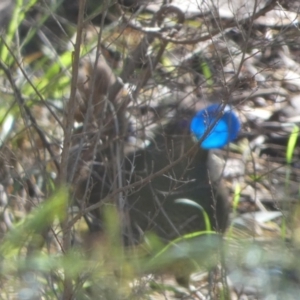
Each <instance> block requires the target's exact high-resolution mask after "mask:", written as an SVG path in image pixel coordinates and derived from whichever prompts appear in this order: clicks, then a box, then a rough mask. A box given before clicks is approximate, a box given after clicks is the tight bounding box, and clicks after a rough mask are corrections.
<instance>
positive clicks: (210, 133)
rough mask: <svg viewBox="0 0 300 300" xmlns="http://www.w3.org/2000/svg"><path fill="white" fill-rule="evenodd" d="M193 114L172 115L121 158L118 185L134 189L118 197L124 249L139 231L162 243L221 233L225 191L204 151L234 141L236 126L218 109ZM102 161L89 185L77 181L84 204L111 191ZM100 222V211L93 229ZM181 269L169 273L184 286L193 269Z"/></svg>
mask: <svg viewBox="0 0 300 300" xmlns="http://www.w3.org/2000/svg"><path fill="white" fill-rule="evenodd" d="M193 115H194V113H193V112H191V111H185V112H180V113H176V114H175V116H174V117H173V118H171V119H170V120H169V122H168V123H167V124H162V123H161V124H162V125H158V126H157V128H156V129H155V132H154V137H153V138H152V139H150V140H149V141H148V143H149V144H148V145H147V146H145V147H143V148H142V149H137V150H136V151H131V152H130V153H129V154H127V155H126V157H125V158H124V161H123V164H122V172H123V174H122V175H123V182H124V183H125V184H124V186H125V187H126V185H134V187H133V188H132V189H129V190H128V189H127V190H125V192H124V193H123V195H122V196H123V200H124V203H125V213H124V215H125V216H126V217H127V218H125V219H126V220H127V221H126V222H125V223H124V224H123V225H124V228H123V229H124V230H123V235H124V243H125V244H126V245H132V244H138V243H139V242H141V241H142V240H143V237H144V233H145V232H153V233H155V234H156V235H157V236H158V237H159V238H160V239H161V240H162V241H164V242H167V241H172V240H174V239H176V238H178V237H180V236H183V235H185V234H188V233H195V232H200V231H210V230H215V231H217V232H219V233H223V232H224V231H225V230H226V227H227V224H228V216H229V202H228V198H227V191H226V189H225V188H224V187H223V185H222V182H221V172H220V171H218V166H217V163H216V162H215V161H214V159H212V156H211V154H210V149H213V148H222V147H224V146H225V145H226V144H228V143H229V142H231V141H232V140H234V139H235V138H236V137H237V134H238V131H239V128H240V125H239V121H238V119H237V117H236V115H235V114H234V113H233V112H232V111H231V110H230V108H229V107H222V106H221V105H211V106H209V107H207V108H206V109H203V110H201V111H200V112H198V113H197V114H196V115H194V117H193ZM157 124H159V123H157ZM104 156H105V155H103V153H102V156H101V157H100V156H99V157H98V161H99V163H96V164H94V167H93V170H92V179H91V180H90V185H88V184H87V182H86V181H84V182H83V184H84V185H83V186H84V188H85V190H88V191H89V193H88V194H89V203H96V202H98V201H101V199H103V198H104V197H106V196H107V195H109V194H110V193H112V192H113V190H114V184H115V182H116V176H110V172H109V167H108V164H107V163H103V158H104ZM101 159H102V163H100V161H101ZM115 174H116V173H115ZM205 216H207V218H205ZM101 219H102V217H101V208H100V210H99V211H98V212H95V214H94V221H96V222H97V221H98V225H99V226H96V227H93V229H94V230H95V229H96V230H99V229H100V228H101V226H102V225H101ZM93 223H94V224H95V222H93ZM202 241H203V239H202ZM206 241H207V240H206ZM201 244H202V243H201ZM209 244H210V246H209V247H210V248H211V247H213V248H216V247H217V246H211V245H216V240H215V239H213V241H212V242H209ZM197 245H198V244H197ZM197 249H198V248H197ZM202 250H203V249H202ZM164 255H165V256H166V254H164ZM165 256H164V257H165ZM167 256H168V254H167ZM164 261H165V259H164ZM178 261H179V260H178ZM181 263H182V261H181ZM154 264H155V263H154ZM184 265H186V266H187V269H186V270H182V268H181V270H180V272H179V273H178V272H176V271H174V272H173V271H172V273H174V274H175V276H176V278H177V281H178V282H179V283H180V284H181V285H185V286H187V285H188V282H189V275H190V273H192V271H193V270H194V269H193V266H191V265H190V263H187V262H186V261H185V262H184Z"/></svg>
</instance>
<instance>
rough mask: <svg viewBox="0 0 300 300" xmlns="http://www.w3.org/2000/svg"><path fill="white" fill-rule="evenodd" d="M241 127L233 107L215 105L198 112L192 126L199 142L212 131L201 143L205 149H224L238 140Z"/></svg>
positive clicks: (192, 130)
mask: <svg viewBox="0 0 300 300" xmlns="http://www.w3.org/2000/svg"><path fill="white" fill-rule="evenodd" d="M222 108H223V110H222ZM240 127H241V125H240V121H239V119H238V117H237V115H236V114H235V113H234V112H233V111H232V109H231V107H230V106H228V105H226V106H225V108H224V107H223V106H222V105H221V104H213V105H210V106H208V107H206V108H204V109H202V110H200V111H199V112H197V114H196V115H195V117H194V118H193V119H192V122H191V125H190V129H191V132H192V133H193V134H194V136H195V137H196V139H197V140H198V141H200V140H201V138H202V137H203V136H204V134H205V133H207V131H208V130H210V132H209V133H207V135H206V137H205V138H204V140H203V141H202V143H201V147H202V148H203V149H218V148H223V147H224V146H225V145H227V144H228V143H230V142H232V141H233V140H235V139H236V138H237V136H238V133H239V131H240Z"/></svg>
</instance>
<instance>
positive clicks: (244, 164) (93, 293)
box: [0, 0, 300, 299]
mask: <svg viewBox="0 0 300 300" xmlns="http://www.w3.org/2000/svg"><path fill="white" fill-rule="evenodd" d="M79 2H80V3H83V2H84V1H82V2H81V1H79ZM91 2H93V1H91V0H90V1H89V3H91ZM173 2H174V3H171V4H172V5H170V6H162V4H161V3H158V4H155V3H156V2H155V3H153V5H152V6H151V5H149V6H151V7H150V8H149V7H148V8H147V9H144V10H143V9H142V8H143V7H139V8H136V9H128V8H126V7H125V8H124V7H122V6H117V5H113V3H110V1H103V4H102V6H101V7H100V8H98V9H96V10H95V11H94V13H95V15H97V14H99V13H101V18H99V19H97V20H100V21H95V22H96V23H97V22H98V23H97V24H96V25H95V22H94V23H91V22H90V20H91V19H92V18H89V17H88V16H87V15H85V14H84V13H83V12H84V9H83V7H82V8H81V9H79V18H78V23H77V24H74V23H72V22H70V21H69V20H70V19H71V20H74V16H71V17H70V16H68V9H66V8H65V10H63V9H62V8H61V6H60V5H59V4H60V3H59V1H37V0H36V1H24V2H23V1H21V0H18V1H16V5H14V6H13V9H12V10H11V18H10V20H9V23H8V24H6V25H4V24H3V25H2V26H3V28H2V34H1V43H0V47H1V48H0V124H1V130H0V147H1V148H0V165H1V168H0V183H1V185H0V191H1V192H0V238H1V245H0V254H1V258H0V259H1V264H0V285H1V292H0V297H1V298H2V299H160V298H164V299H174V297H182V298H183V299H194V298H197V297H198V298H200V299H297V295H298V293H299V263H298V261H297V257H298V252H299V243H300V242H299V204H298V201H299V154H300V152H299V141H298V134H299V127H298V126H299V122H300V121H299V116H300V106H299V103H300V99H299V96H298V95H299V91H300V83H299V76H300V60H299V41H300V33H299V16H298V10H299V7H298V8H297V3H296V2H297V1H290V2H287V1H285V2H284V1H255V0H253V1H247V4H248V5H249V7H248V6H246V5H244V4H243V3H239V1H236V2H235V1H233V4H230V6H229V7H228V5H227V6H226V3H228V2H227V1H223V2H224V3H225V4H224V3H223V2H222V3H223V4H222V3H220V4H219V5H216V3H215V1H208V2H209V3H205V4H203V3H202V4H200V3H198V2H201V1H193V0H190V1H185V3H183V2H182V3H181V2H180V1H178V3H177V2H176V1H173ZM229 2H230V3H231V1H229ZM281 2H282V3H281ZM176 3H177V4H176ZM186 3H189V4H190V6H189V7H188V6H187V5H186ZM231 5H232V6H231ZM145 6H147V5H145ZM297 9H298V10H297ZM89 12H90V13H91V11H89ZM69 13H70V14H71V10H70V12H69ZM80 16H81V17H80ZM107 18H109V21H107ZM75 19H77V18H75ZM95 20H96V19H95ZM99 23H100V25H102V26H99ZM103 57H104V58H105V60H106V61H107V63H108V65H109V66H110V68H112V70H113V73H114V74H115V75H116V76H117V80H116V81H114V80H112V81H113V84H111V85H110V88H109V89H108V90H107V91H105V92H103V90H101V89H102V88H103V87H101V80H102V81H103V80H104V79H103V77H101V68H100V67H99V64H98V63H97V60H99V61H100V62H101V60H102V59H103ZM97 68H98V69H97ZM97 70H98V71H99V70H100V71H99V74H100V75H99V74H98V73H97ZM98 75H99V76H100V77H99V76H98ZM97 76H98V77H97ZM97 80H98V81H97ZM92 82H93V84H91V83H92ZM87 83H89V84H90V85H89V86H88V87H87ZM78 91H79V92H78ZM80 93H81V94H80ZM85 93H87V94H85ZM101 93H102V94H101ZM78 95H81V96H82V95H85V96H86V95H88V96H87V98H90V99H92V100H91V102H92V104H93V105H94V104H95V102H93V101H94V100H93V99H94V98H93V97H94V95H96V96H95V97H96V98H97V97H98V96H99V95H102V96H103V98H101V101H102V102H101V101H99V102H101V103H102V104H103V103H105V104H103V105H102V104H101V105H100V104H99V103H97V105H98V104H99V106H101V109H100V112H101V122H100V123H98V124H96V126H95V120H94V119H93V113H94V112H95V111H98V110H99V108H97V105H94V106H91V107H89V106H88V105H87V106H85V104H83V105H82V103H81V102H80V101H81V100H82V99H81V100H80V101H79V100H78V97H79V96H78ZM210 103H222V104H224V106H225V104H230V105H231V107H232V109H234V110H235V111H236V112H237V114H238V115H239V118H240V120H241V122H242V124H243V125H242V131H241V133H240V136H239V138H238V139H237V141H236V142H235V143H234V144H231V145H229V146H228V147H227V148H226V149H224V150H218V151H216V153H215V155H216V157H215V158H214V159H216V160H217V161H221V166H222V178H223V180H224V181H225V185H226V188H227V189H228V190H229V194H230V196H229V201H230V205H231V207H232V213H231V222H230V226H229V228H228V230H227V231H226V233H225V234H224V239H222V238H221V237H220V235H219V234H217V233H215V232H213V231H212V229H211V228H210V227H211V226H210V224H209V222H207V223H206V229H207V230H206V231H201V232H194V233H190V234H186V235H183V236H182V237H179V238H176V239H174V240H173V241H171V242H168V243H162V241H161V240H160V239H158V238H157V236H156V235H155V233H153V232H148V233H146V235H145V236H144V239H143V242H141V243H139V244H138V245H135V246H131V247H124V246H123V240H122V238H121V236H122V232H123V230H124V227H125V225H124V223H123V222H124V220H125V219H126V218H125V217H124V216H123V215H122V212H123V211H122V209H121V208H122V207H123V206H125V205H123V204H122V201H121V200H122V199H123V198H122V197H123V196H124V195H127V194H126V193H128V192H129V191H131V189H132V187H131V186H129V183H128V182H122V184H120V181H121V180H119V177H118V176H117V175H116V174H119V171H120V170H122V166H123V162H124V161H123V160H122V155H123V154H124V153H125V154H124V156H126V155H127V153H130V151H132V149H133V148H134V147H137V145H138V146H139V147H146V146H147V143H148V142H149V140H151V139H150V138H149V136H150V137H151V134H152V132H155V130H157V128H159V126H160V125H161V124H165V122H166V119H168V118H172V117H174V112H173V111H174V110H175V111H176V109H179V108H180V109H181V108H182V107H183V108H185V107H189V108H190V107H193V109H194V110H195V111H196V110H199V109H201V108H202V107H205V106H207V105H209V104H210ZM82 113H84V114H87V115H88V114H89V116H90V118H87V117H86V118H83V120H82ZM175 117H178V116H177V115H176V114H175ZM112 128H113V130H112ZM116 128H118V130H117V131H116ZM149 132H150V133H149ZM107 145H108V146H107ZM99 149H100V152H101V151H102V152H103V153H106V152H105V151H106V150H107V149H109V151H112V153H113V160H114V162H115V163H114V166H116V169H114V170H112V173H113V174H114V176H115V177H114V178H117V179H116V180H114V184H115V186H114V187H113V189H112V192H111V193H110V194H109V195H108V196H104V197H103V199H102V198H101V200H102V201H98V202H95V203H88V202H85V203H82V202H80V201H78V198H79V196H78V195H79V194H78V193H81V191H80V192H78V190H79V188H80V187H81V185H80V182H81V179H82V178H83V177H84V178H87V177H89V176H88V175H90V173H89V172H90V170H91V169H92V165H93V162H94V160H95V157H96V155H97V153H98V152H99ZM111 149H113V150H111ZM107 151H108V150H107ZM102 152H101V153H102ZM74 153H75V154H74ZM120 153H121V154H120ZM119 154H120V155H121V156H118V155H119ZM72 155H73V156H72ZM108 156H109V155H108ZM108 156H105V155H104V154H103V157H105V158H106V157H108ZM74 157H77V159H74ZM103 161H105V160H104V159H103ZM104 165H105V164H104ZM101 166H102V165H101ZM101 166H100V167H101ZM105 167H107V165H105ZM71 170H72V171H71ZM107 170H108V171H107V172H108V173H109V171H110V169H109V166H108V167H107ZM148 179H149V181H151V180H152V178H151V177H150V178H148ZM118 180H119V181H118ZM134 188H137V189H138V186H137V187H134ZM86 192H87V193H88V192H89V190H88V191H84V193H83V194H85V193H86ZM80 195H82V194H80ZM85 195H86V194H85ZM120 195H121V196H120ZM82 198H84V197H82ZM99 200H100V199H99ZM181 201H182V202H183V204H185V205H195V203H190V202H189V201H188V199H181ZM100 202H101V203H100ZM116 203H117V204H118V205H113V204H116ZM181 204H182V203H181ZM122 205H123V206H122ZM178 205H179V206H178V207H180V204H178ZM100 206H101V210H102V211H104V213H103V215H104V219H103V224H104V225H103V227H105V230H104V232H101V234H100V233H98V232H91V227H90V226H88V225H89V222H91V221H93V212H95V211H97V210H98V209H99V207H100ZM179 209H180V208H179ZM199 214H203V215H205V212H203V211H202V210H201V208H199ZM91 223H92V222H91ZM207 271H210V272H209V274H208V273H207ZM190 273H196V274H197V275H198V276H195V278H194V276H192V277H193V278H192V279H191V284H192V285H193V287H191V288H190V289H187V287H188V285H189V282H182V281H181V282H180V279H182V278H184V279H186V277H185V276H184V275H187V276H189V274H190ZM174 275H175V277H176V278H177V281H178V283H179V284H181V285H182V286H184V287H185V289H184V288H182V287H180V286H179V285H178V283H175V282H174Z"/></svg>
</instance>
